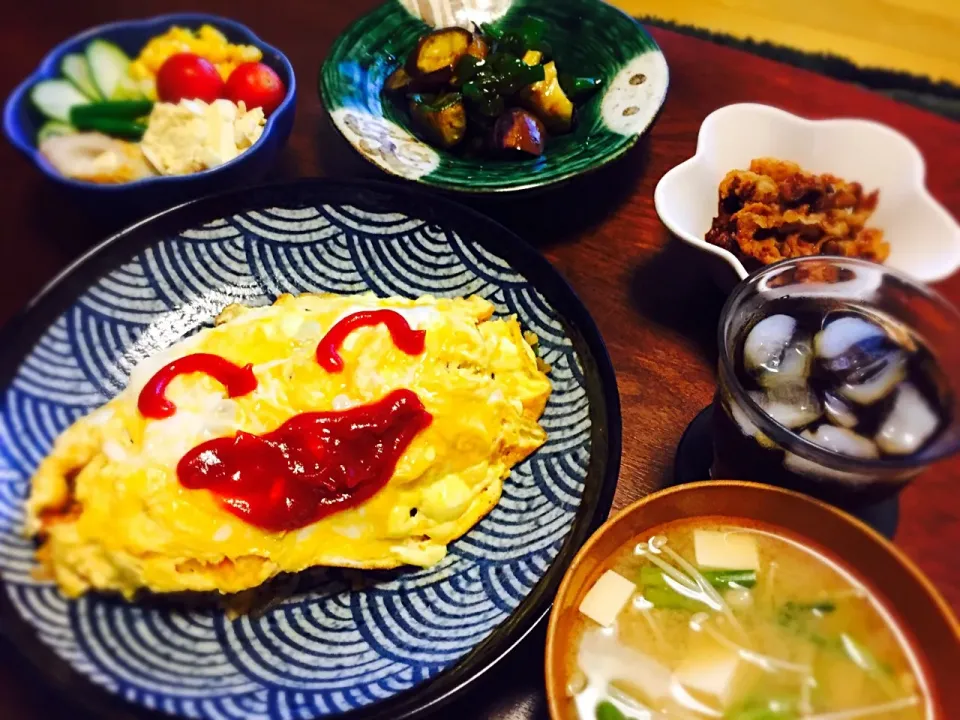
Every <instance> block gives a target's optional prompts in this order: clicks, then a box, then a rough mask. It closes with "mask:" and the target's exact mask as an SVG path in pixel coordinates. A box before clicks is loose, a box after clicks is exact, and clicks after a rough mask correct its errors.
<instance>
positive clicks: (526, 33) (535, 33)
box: [517, 16, 547, 49]
mask: <svg viewBox="0 0 960 720" xmlns="http://www.w3.org/2000/svg"><path fill="white" fill-rule="evenodd" d="M546 31H547V22H546V21H545V20H543V19H541V18H537V17H531V16H527V17H525V18H524V19H523V22H522V23H520V29H519V30H518V31H517V33H518V34H519V35H520V37H521V38H522V39H523V47H524V48H525V49H530V48H536V47H537V45H538V44H539V43H540V41H541V40H542V39H543V35H544V33H545V32H546Z"/></svg>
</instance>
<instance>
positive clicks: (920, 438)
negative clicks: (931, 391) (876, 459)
mask: <svg viewBox="0 0 960 720" xmlns="http://www.w3.org/2000/svg"><path fill="white" fill-rule="evenodd" d="M939 424H940V418H939V417H938V416H937V413H936V412H935V411H934V409H933V408H931V407H930V403H928V402H927V400H926V398H924V397H923V395H921V394H920V391H919V390H917V389H916V388H915V387H914V386H913V385H912V384H910V383H904V384H903V385H901V386H900V389H899V390H898V391H897V397H896V399H895V400H894V402H893V408H891V410H890V414H889V415H887V418H886V420H884V421H883V425H881V427H880V432H879V433H877V437H876V440H877V445H879V446H880V449H881V450H883V451H884V452H885V453H889V454H890V455H909V454H910V453H913V452H916V451H917V450H919V449H920V448H921V447H922V446H923V444H924V443H925V442H926V441H927V440H929V439H930V436H931V435H933V433H934V432H935V431H936V429H937V426H938V425H939Z"/></svg>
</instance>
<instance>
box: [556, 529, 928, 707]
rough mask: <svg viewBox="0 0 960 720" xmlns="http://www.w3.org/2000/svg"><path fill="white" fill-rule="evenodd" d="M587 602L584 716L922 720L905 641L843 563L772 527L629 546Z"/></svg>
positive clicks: (677, 535) (581, 685) (579, 681)
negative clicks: (842, 566)
mask: <svg viewBox="0 0 960 720" xmlns="http://www.w3.org/2000/svg"><path fill="white" fill-rule="evenodd" d="M610 570H611V571H612V573H615V574H612V573H611V572H610V571H608V572H607V573H605V574H604V576H602V577H601V578H600V579H599V580H598V582H597V583H596V584H595V585H594V587H593V588H591V589H590V591H589V592H588V594H587V596H586V597H585V598H584V601H583V603H582V604H581V606H580V609H581V616H580V622H578V623H577V625H576V629H575V633H576V635H575V637H574V642H573V643H572V645H571V647H572V648H574V653H575V656H574V657H572V658H570V662H569V664H568V667H569V681H570V682H569V684H568V694H569V695H570V697H571V700H570V702H571V703H572V705H573V706H574V707H575V709H576V710H575V714H578V715H579V717H580V718H581V719H582V720H595V719H596V720H622V719H624V718H629V719H633V720H668V719H673V718H682V719H683V720H700V719H701V718H719V719H722V720H860V719H861V718H862V719H864V720H922V719H925V718H927V717H928V711H927V701H926V699H925V697H926V690H925V687H924V683H923V680H922V678H921V676H920V674H919V671H918V669H917V666H916V661H915V659H913V657H912V655H911V653H910V651H909V650H908V649H907V647H906V643H905V641H904V639H903V638H902V636H901V633H900V631H899V630H898V629H897V627H896V626H895V625H894V623H893V621H892V620H891V619H890V618H889V617H888V615H887V613H886V611H885V610H883V609H882V607H881V606H880V605H879V603H878V602H877V601H876V599H875V598H873V597H872V596H871V594H870V593H869V592H868V590H867V589H866V588H865V587H864V586H863V585H862V584H860V583H859V582H857V581H856V580H855V579H854V578H853V577H851V576H850V575H849V574H847V573H846V572H845V571H843V570H841V569H840V568H839V567H837V566H836V565H835V564H834V563H833V562H831V561H830V560H828V559H826V558H825V557H824V556H822V555H820V554H819V553H818V552H816V551H814V550H813V549H811V548H808V547H806V546H804V545H803V544H801V543H800V542H798V541H796V540H794V539H793V538H790V537H788V536H785V535H782V534H779V532H774V531H773V530H772V529H769V528H766V527H764V526H762V525H744V524H740V523H739V522H738V521H732V520H728V519H726V518H697V519H695V520H683V521H678V522H676V523H671V524H668V525H663V526H660V527H658V528H656V529H654V530H653V531H651V532H648V533H645V534H643V535H642V536H640V537H639V538H638V539H637V541H636V542H635V544H633V545H631V546H629V547H626V548H622V549H621V550H620V552H619V554H618V555H617V556H616V557H615V558H614V562H613V564H612V566H611V568H610Z"/></svg>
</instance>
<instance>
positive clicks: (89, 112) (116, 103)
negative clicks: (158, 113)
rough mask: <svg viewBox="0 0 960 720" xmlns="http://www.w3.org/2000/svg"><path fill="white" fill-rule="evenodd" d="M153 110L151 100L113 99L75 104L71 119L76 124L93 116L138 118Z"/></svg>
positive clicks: (71, 111) (71, 109) (124, 118)
mask: <svg viewBox="0 0 960 720" xmlns="http://www.w3.org/2000/svg"><path fill="white" fill-rule="evenodd" d="M151 110H153V103H152V102H151V101H150V100H112V101H109V102H95V103H89V104H87V105H74V106H73V107H72V108H70V121H71V122H72V123H74V124H76V123H77V122H84V121H86V120H91V119H93V118H114V119H116V120H136V119H137V118H140V117H143V116H145V115H149V114H150V111H151Z"/></svg>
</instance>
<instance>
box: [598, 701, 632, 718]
mask: <svg viewBox="0 0 960 720" xmlns="http://www.w3.org/2000/svg"><path fill="white" fill-rule="evenodd" d="M594 712H595V713H596V716H597V720H627V716H626V715H624V714H623V713H622V712H620V711H619V710H618V709H617V706H616V705H614V704H613V703H612V702H610V701H609V700H604V701H603V702H600V703H597V709H596V710H595V711H594Z"/></svg>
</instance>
